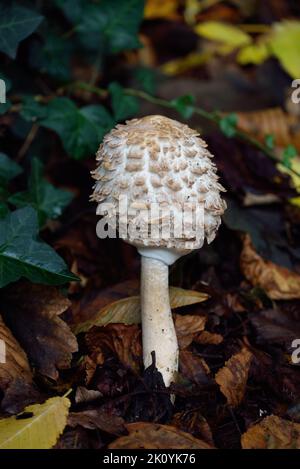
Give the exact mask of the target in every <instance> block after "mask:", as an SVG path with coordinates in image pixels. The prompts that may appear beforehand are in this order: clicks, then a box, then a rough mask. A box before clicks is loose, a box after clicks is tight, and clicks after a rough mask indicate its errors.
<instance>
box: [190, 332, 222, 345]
mask: <svg viewBox="0 0 300 469" xmlns="http://www.w3.org/2000/svg"><path fill="white" fill-rule="evenodd" d="M194 342H196V343H197V344H201V345H206V344H211V345H219V344H220V343H221V342H223V337H222V336H221V334H214V333H213V332H209V331H203V332H200V334H198V335H196V337H194Z"/></svg>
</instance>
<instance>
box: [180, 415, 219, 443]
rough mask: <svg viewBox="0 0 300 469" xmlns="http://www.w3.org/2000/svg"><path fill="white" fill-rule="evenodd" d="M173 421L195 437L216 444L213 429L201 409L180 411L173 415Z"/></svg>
mask: <svg viewBox="0 0 300 469" xmlns="http://www.w3.org/2000/svg"><path fill="white" fill-rule="evenodd" d="M171 423H172V425H174V426H175V427H177V428H179V430H182V431H184V432H187V433H191V434H192V435H193V436H194V437H195V438H200V439H201V440H202V439H203V440H204V441H206V443H208V444H209V445H212V446H214V440H213V435H212V432H211V429H210V427H209V425H208V423H207V420H206V419H205V418H204V417H203V415H202V414H201V413H200V411H199V410H197V409H196V410H187V411H184V412H178V413H177V414H175V415H174V416H173V420H172V422H171Z"/></svg>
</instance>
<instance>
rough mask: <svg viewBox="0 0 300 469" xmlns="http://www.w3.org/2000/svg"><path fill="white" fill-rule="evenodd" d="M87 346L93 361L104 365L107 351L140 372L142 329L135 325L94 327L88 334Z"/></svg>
mask: <svg viewBox="0 0 300 469" xmlns="http://www.w3.org/2000/svg"><path fill="white" fill-rule="evenodd" d="M85 339H86V344H87V347H88V350H89V352H90V354H91V358H92V360H93V361H94V362H95V363H97V364H100V365H101V364H102V363H103V361H104V356H105V353H106V352H107V351H110V352H111V353H113V354H114V355H115V356H116V357H117V358H118V359H119V360H120V362H121V363H123V364H124V365H125V366H127V367H129V368H132V369H134V370H136V371H139V369H140V366H141V358H142V343H141V330H140V327H139V326H137V325H135V324H133V325H131V326H127V325H125V324H108V325H107V326H105V327H93V328H92V329H91V330H90V331H89V332H88V333H87V334H86V338H85Z"/></svg>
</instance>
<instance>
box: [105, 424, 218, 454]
mask: <svg viewBox="0 0 300 469" xmlns="http://www.w3.org/2000/svg"><path fill="white" fill-rule="evenodd" d="M126 429H127V430H128V432H129V435H127V436H121V437H120V438H118V439H117V440H115V441H113V442H112V443H111V444H110V445H109V446H108V447H109V449H142V448H146V449H166V448H168V449H213V446H211V445H209V444H208V443H206V442H205V441H202V440H198V439H197V438H195V437H193V436H192V435H190V434H189V433H185V432H182V431H180V430H178V429H177V428H175V427H171V426H169V425H159V424H157V423H146V422H136V423H130V424H128V425H126Z"/></svg>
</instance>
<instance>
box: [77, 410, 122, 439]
mask: <svg viewBox="0 0 300 469" xmlns="http://www.w3.org/2000/svg"><path fill="white" fill-rule="evenodd" d="M68 425H69V426H70V427H73V428H74V427H76V426H77V425H80V426H81V427H83V428H87V429H88V430H95V429H99V430H102V431H104V432H106V433H110V434H111V435H117V436H119V435H122V434H123V433H124V432H125V427H124V420H123V419H122V417H118V416H117V415H113V414H110V413H108V412H105V411H104V410H102V409H91V410H84V411H82V412H70V414H69V416H68Z"/></svg>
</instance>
